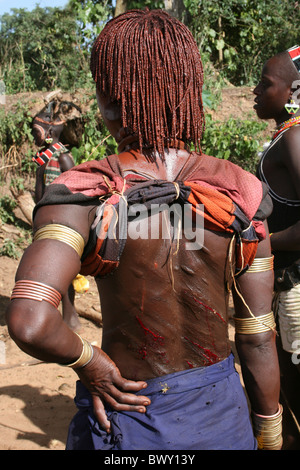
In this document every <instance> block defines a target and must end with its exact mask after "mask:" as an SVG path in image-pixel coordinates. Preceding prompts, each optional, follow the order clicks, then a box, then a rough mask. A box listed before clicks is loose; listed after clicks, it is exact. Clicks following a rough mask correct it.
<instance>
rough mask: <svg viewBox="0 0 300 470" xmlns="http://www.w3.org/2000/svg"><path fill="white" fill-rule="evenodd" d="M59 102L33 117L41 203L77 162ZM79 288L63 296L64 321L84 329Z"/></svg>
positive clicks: (37, 197)
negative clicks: (64, 138)
mask: <svg viewBox="0 0 300 470" xmlns="http://www.w3.org/2000/svg"><path fill="white" fill-rule="evenodd" d="M54 105H55V103H54V102H50V103H49V105H48V107H47V109H45V110H43V111H42V112H40V113H39V114H38V115H37V116H35V117H34V119H33V124H32V133H33V137H34V140H35V143H36V145H37V146H38V147H39V150H38V152H37V153H36V155H35V156H34V157H33V159H32V160H33V161H34V162H35V163H36V164H37V170H36V181H35V202H36V203H38V202H39V201H40V200H41V199H42V197H43V194H44V192H45V190H46V188H47V186H49V184H51V183H52V182H53V181H54V180H55V178H57V177H58V176H59V175H60V174H61V173H63V172H65V171H68V170H69V169H70V168H72V167H73V166H74V160H73V157H72V154H71V152H69V151H68V149H67V148H66V147H65V146H64V145H63V144H62V143H61V142H60V136H61V133H62V132H63V128H64V121H62V120H61V119H59V118H57V117H55V116H54V114H53V107H54ZM74 300H75V291H74V287H73V284H72V283H71V284H70V286H69V288H68V291H67V293H66V295H64V296H63V297H62V313H63V318H64V321H65V322H66V323H67V325H69V326H70V328H72V329H73V330H79V329H80V321H79V318H78V314H77V312H76V309H75V307H74Z"/></svg>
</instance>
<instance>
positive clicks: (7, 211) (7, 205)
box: [0, 196, 17, 224]
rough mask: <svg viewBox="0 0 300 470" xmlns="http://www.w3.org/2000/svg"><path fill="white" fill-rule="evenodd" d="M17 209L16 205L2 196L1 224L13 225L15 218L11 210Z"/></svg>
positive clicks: (0, 202) (0, 203)
mask: <svg viewBox="0 0 300 470" xmlns="http://www.w3.org/2000/svg"><path fill="white" fill-rule="evenodd" d="M16 207H17V203H16V201H15V200H14V199H12V198H11V197H9V196H2V197H1V198H0V219H1V221H2V223H4V224H7V223H13V222H14V220H15V216H14V213H13V210H14V209H15V208H16Z"/></svg>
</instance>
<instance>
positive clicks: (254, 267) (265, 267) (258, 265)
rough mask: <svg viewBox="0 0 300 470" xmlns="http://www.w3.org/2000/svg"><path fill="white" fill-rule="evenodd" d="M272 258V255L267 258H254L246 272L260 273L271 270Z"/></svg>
mask: <svg viewBox="0 0 300 470" xmlns="http://www.w3.org/2000/svg"><path fill="white" fill-rule="evenodd" d="M273 260H274V256H270V257H269V258H255V259H254V260H253V263H252V264H251V266H250V268H249V269H248V270H247V273H261V272H264V271H272V270H273V264H274V263H273Z"/></svg>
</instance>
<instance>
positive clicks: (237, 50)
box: [184, 0, 300, 86]
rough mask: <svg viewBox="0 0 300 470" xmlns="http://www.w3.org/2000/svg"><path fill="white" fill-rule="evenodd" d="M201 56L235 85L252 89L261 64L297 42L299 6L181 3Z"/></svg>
mask: <svg viewBox="0 0 300 470" xmlns="http://www.w3.org/2000/svg"><path fill="white" fill-rule="evenodd" d="M184 3H185V6H186V8H187V10H188V12H189V16H188V18H189V24H188V26H189V27H190V29H191V30H192V32H193V34H194V36H195V38H196V40H197V43H198V44H199V47H200V50H201V52H202V53H203V52H207V53H209V56H210V60H211V62H212V63H213V64H214V65H215V67H216V68H217V69H218V70H219V71H220V72H222V74H223V76H224V77H226V79H228V80H229V81H230V82H231V83H233V84H234V85H237V86H238V85H245V84H247V85H251V84H253V83H256V82H257V80H258V77H259V76H260V72H261V68H262V66H263V64H264V62H265V61H266V60H267V59H268V58H270V57H271V56H272V55H274V54H276V53H277V52H280V51H283V50H285V49H288V48H289V47H291V46H293V45H294V44H297V42H298V29H299V28H298V27H297V26H299V18H300V5H299V2H295V1H291V0H223V1H222V7H220V2H219V1H217V0H184Z"/></svg>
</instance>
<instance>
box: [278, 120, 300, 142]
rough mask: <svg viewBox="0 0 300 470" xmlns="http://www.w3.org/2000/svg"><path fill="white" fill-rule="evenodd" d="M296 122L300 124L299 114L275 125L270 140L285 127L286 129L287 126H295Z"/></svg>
mask: <svg viewBox="0 0 300 470" xmlns="http://www.w3.org/2000/svg"><path fill="white" fill-rule="evenodd" d="M297 124H300V116H294V117H292V118H291V119H288V120H287V121H284V122H283V123H281V124H280V125H279V126H277V127H276V131H275V133H274V135H273V137H272V140H274V139H275V138H276V137H277V136H278V135H279V134H280V133H281V132H282V131H284V130H285V129H288V128H289V127H292V126H295V125H297Z"/></svg>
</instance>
